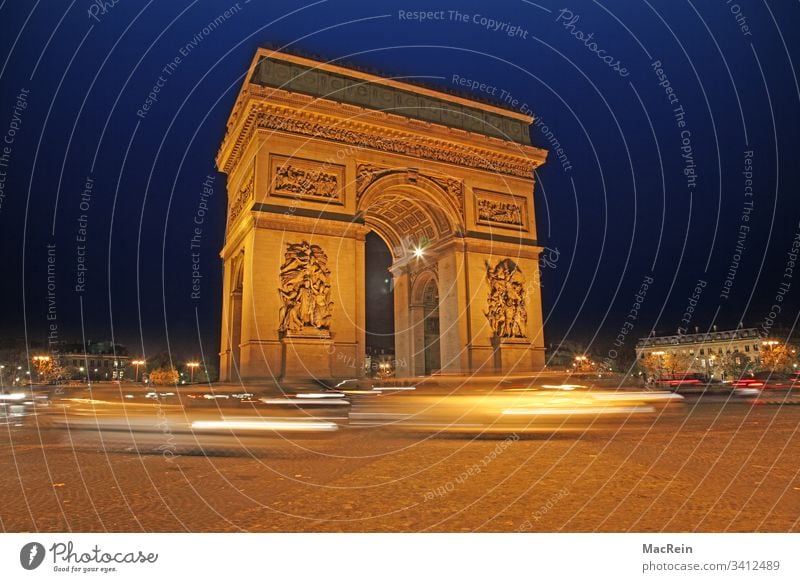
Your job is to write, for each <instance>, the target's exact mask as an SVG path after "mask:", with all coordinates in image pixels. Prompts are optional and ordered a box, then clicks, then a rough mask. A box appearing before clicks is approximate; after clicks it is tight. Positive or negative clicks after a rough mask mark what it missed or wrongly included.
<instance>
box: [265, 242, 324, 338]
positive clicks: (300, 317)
mask: <svg viewBox="0 0 800 582" xmlns="http://www.w3.org/2000/svg"><path fill="white" fill-rule="evenodd" d="M330 274H331V272H330V269H328V256H327V255H326V254H325V252H324V251H323V250H322V248H320V247H319V246H318V245H312V244H309V243H307V242H305V241H303V242H301V243H294V244H292V243H290V244H287V245H286V253H285V255H284V262H283V265H282V266H281V275H280V276H281V285H280V288H279V289H278V291H279V293H280V297H281V301H282V306H281V309H280V322H281V324H280V327H279V328H278V329H279V330H280V331H282V332H285V333H290V334H291V333H302V332H304V331H313V330H320V331H327V330H328V329H329V328H330V322H331V312H332V310H333V301H331V283H330Z"/></svg>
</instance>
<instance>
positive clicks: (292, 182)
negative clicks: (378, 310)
mask: <svg viewBox="0 0 800 582" xmlns="http://www.w3.org/2000/svg"><path fill="white" fill-rule="evenodd" d="M531 123H532V119H531V118H530V117H529V116H526V115H523V114H522V113H518V112H516V111H511V110H507V109H504V108H500V107H497V106H494V105H489V104H485V103H482V102H478V101H474V100H471V99H465V98H463V97H459V96H455V95H451V94H449V93H444V92H440V91H436V90H431V89H428V88H423V87H420V86H417V85H415V84H411V83H408V82H404V81H402V80H395V79H390V78H384V77H380V76H376V75H373V74H368V73H364V72H361V71H359V70H354V69H350V68H344V67H342V66H338V65H335V64H330V63H326V62H321V61H316V60H312V59H308V58H304V57H298V56H295V55H290V54H285V53H277V52H274V51H269V50H266V49H260V50H259V51H258V52H257V53H256V56H255V58H254V59H253V62H252V65H251V67H250V70H249V71H248V73H247V76H246V79H245V83H244V85H243V87H242V89H241V91H240V93H239V96H238V98H237V100H236V103H235V105H234V107H233V111H232V112H231V115H230V118H229V120H228V125H227V134H226V136H225V139H224V141H223V143H222V146H221V147H220V150H219V154H218V156H217V164H218V167H219V169H220V170H221V171H222V172H225V173H226V174H227V175H228V217H227V229H226V236H225V245H224V248H223V249H222V252H221V257H222V260H223V262H224V278H223V286H224V289H223V313H222V345H221V351H220V379H221V380H223V381H238V380H239V379H241V380H243V381H259V380H279V379H294V378H298V379H300V378H310V377H319V378H345V377H358V376H362V375H363V373H364V370H363V363H364V356H365V300H366V299H365V273H364V270H365V266H364V247H365V237H366V235H367V233H368V232H370V231H374V232H375V233H377V234H378V235H379V236H380V237H381V238H382V239H383V240H384V241H385V242H386V244H387V246H388V247H389V249H390V250H391V252H392V258H393V264H392V267H391V272H392V274H393V277H394V281H393V283H394V303H395V306H394V318H395V352H396V354H395V358H396V365H397V375H398V376H414V375H421V374H425V373H428V372H430V371H432V370H440V371H441V372H444V373H475V372H487V373H488V372H491V373H498V372H502V373H509V372H529V371H535V370H539V369H541V367H542V366H543V364H544V339H543V336H542V313H541V295H540V289H539V278H538V273H539V254H540V252H541V251H542V248H541V247H540V246H539V245H538V244H537V240H536V226H535V216H534V206H533V189H534V176H533V170H534V169H535V168H536V167H537V166H539V165H540V164H542V163H544V160H545V158H546V154H547V152H546V151H544V150H541V149H539V148H535V147H533V146H532V145H531V143H530V137H529V125H530V124H531Z"/></svg>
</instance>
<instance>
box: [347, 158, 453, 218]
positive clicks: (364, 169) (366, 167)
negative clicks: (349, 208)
mask: <svg viewBox="0 0 800 582" xmlns="http://www.w3.org/2000/svg"><path fill="white" fill-rule="evenodd" d="M394 173H405V174H407V175H408V179H409V181H411V182H416V181H417V179H418V177H420V176H421V177H423V178H427V179H428V180H430V181H432V182H433V183H434V184H436V185H437V186H439V187H440V188H441V189H442V190H444V192H445V193H446V194H447V196H448V197H449V198H450V200H451V202H452V203H453V205H454V206H455V207H456V208H457V209H458V212H459V213H461V214H463V211H464V210H463V209H464V184H463V182H461V180H457V179H456V178H451V177H449V176H435V175H433V174H428V173H426V172H420V171H419V170H417V169H416V168H387V167H385V166H376V165H374V164H359V165H358V168H357V169H356V201H360V200H361V196H362V194H364V192H365V191H366V190H367V188H369V186H370V185H371V184H372V183H373V182H374V181H375V180H377V179H378V178H382V177H383V176H387V175H389V174H394Z"/></svg>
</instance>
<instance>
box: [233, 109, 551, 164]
mask: <svg viewBox="0 0 800 582" xmlns="http://www.w3.org/2000/svg"><path fill="white" fill-rule="evenodd" d="M340 107H341V106H340ZM245 112H246V113H245ZM237 117H238V123H235V125H236V126H238V127H237V128H236V129H235V130H234V129H233V128H231V129H230V133H229V135H228V136H226V139H225V141H224V142H223V146H222V148H221V149H220V153H219V155H218V157H217V164H218V167H219V169H220V170H221V171H223V172H226V173H230V172H231V170H232V169H233V168H234V167H236V165H237V164H238V162H239V159H240V157H241V155H242V152H243V151H244V148H245V147H246V145H247V144H248V143H249V142H250V140H251V139H252V137H253V135H254V133H255V132H256V131H257V130H259V129H264V130H270V131H275V132H282V133H289V134H294V135H303V136H307V137H309V138H319V139H324V140H326V141H330V142H335V143H341V144H347V145H354V146H357V147H362V148H366V149H373V150H378V151H385V152H388V153H393V154H399V155H404V156H411V157H416V158H420V159H425V160H432V161H437V162H444V163H449V164H454V165H457V166H466V167H471V168H475V169H478V170H484V171H489V172H497V173H501V174H506V175H510V176H516V177H519V178H525V179H529V180H532V179H533V170H534V169H536V168H537V167H538V166H540V165H541V164H542V163H544V160H545V158H546V152H545V151H544V150H540V149H538V148H534V147H530V146H521V145H519V144H514V143H511V142H504V141H503V140H499V139H497V138H489V137H486V136H484V135H479V134H475V135H474V136H472V134H469V133H468V132H464V131H461V132H460V133H463V134H464V135H465V136H472V137H474V141H484V142H497V143H492V146H494V148H491V147H480V146H476V145H466V144H464V143H460V142H457V141H454V140H448V139H440V138H437V137H429V136H426V135H422V133H421V132H422V131H423V129H424V128H422V127H420V128H418V129H417V131H419V132H420V133H414V132H413V129H411V130H409V129H406V130H405V131H403V130H398V129H396V128H395V127H380V126H377V125H372V124H369V123H364V122H362V121H355V120H353V119H343V118H336V117H334V116H332V115H326V114H321V113H318V112H315V111H310V110H302V109H297V108H290V107H282V106H277V105H273V104H270V103H265V102H263V101H256V100H251V101H250V103H249V104H248V105H247V106H242V108H240V109H239V116H237ZM420 123H422V122H418V121H415V120H404V125H406V126H409V127H412V128H413V125H419V124H420ZM234 131H235V133H234ZM445 131H457V130H446V128H445ZM427 133H434V134H435V133H437V132H435V131H428V132H427ZM499 148H503V149H513V150H514V151H516V152H519V151H522V152H524V153H525V155H520V154H512V153H503V152H499V151H497V149H499Z"/></svg>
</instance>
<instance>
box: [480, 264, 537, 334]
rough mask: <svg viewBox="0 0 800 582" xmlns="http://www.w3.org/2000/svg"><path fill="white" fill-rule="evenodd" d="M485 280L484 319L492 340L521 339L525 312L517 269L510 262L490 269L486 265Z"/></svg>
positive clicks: (520, 278) (520, 275)
mask: <svg viewBox="0 0 800 582" xmlns="http://www.w3.org/2000/svg"><path fill="white" fill-rule="evenodd" d="M486 278H487V280H488V283H489V298H488V310H487V312H486V317H487V318H488V319H489V325H490V326H491V328H492V331H493V332H494V335H495V337H500V338H524V337H525V330H526V329H527V327H528V313H527V311H526V309H525V286H524V282H523V280H522V272H521V271H520V269H519V267H518V266H517V264H516V263H515V262H514V261H512V260H511V259H503V260H502V261H500V262H499V263H497V266H495V267H494V268H492V267H491V266H490V265H489V263H488V262H487V263H486Z"/></svg>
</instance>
